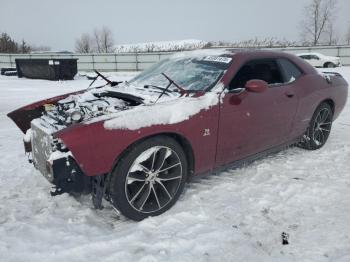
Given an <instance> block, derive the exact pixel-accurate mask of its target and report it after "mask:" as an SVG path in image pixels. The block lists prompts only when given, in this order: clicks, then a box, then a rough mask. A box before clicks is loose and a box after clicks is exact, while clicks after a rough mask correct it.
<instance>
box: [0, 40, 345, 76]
mask: <svg viewBox="0 0 350 262" xmlns="http://www.w3.org/2000/svg"><path fill="white" fill-rule="evenodd" d="M266 49H273V50H280V51H284V52H289V53H304V52H317V53H322V54H324V55H330V56H338V57H340V59H341V62H342V64H343V65H347V66H350V46H318V47H288V48H266ZM173 53H174V52H151V53H117V54H0V68H2V67H15V66H16V63H15V59H16V58H33V59H35V58H59V59H62V58H77V59H78V70H79V71H92V70H93V69H97V70H101V71H141V70H144V69H146V68H148V67H149V66H151V65H152V64H154V63H156V62H158V61H160V60H162V59H164V58H166V57H169V56H171V55H172V54H173Z"/></svg>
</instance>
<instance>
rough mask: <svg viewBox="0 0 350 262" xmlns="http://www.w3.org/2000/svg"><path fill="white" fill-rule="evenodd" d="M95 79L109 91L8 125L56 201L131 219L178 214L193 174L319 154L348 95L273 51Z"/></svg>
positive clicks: (339, 81) (96, 90)
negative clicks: (105, 206)
mask: <svg viewBox="0 0 350 262" xmlns="http://www.w3.org/2000/svg"><path fill="white" fill-rule="evenodd" d="M96 74H97V77H100V78H102V79H104V80H105V81H106V84H105V85H103V86H97V87H94V86H93V84H94V83H95V80H96V79H94V80H93V83H92V84H91V85H90V86H89V88H88V89H85V90H82V91H79V92H75V93H71V94H66V95H62V96H58V97H54V98H50V99H46V100H43V101H39V102H36V103H33V104H31V105H28V106H25V107H22V108H20V109H17V110H15V111H13V112H11V113H9V114H8V116H9V117H10V118H11V119H12V120H13V121H14V122H15V123H16V124H17V126H18V127H19V128H20V129H21V130H22V131H23V133H25V136H24V144H25V151H26V152H27V153H30V154H32V161H33V164H34V166H35V167H36V168H37V169H38V170H39V171H40V172H41V173H42V174H43V175H44V176H45V177H46V178H47V179H48V180H49V181H50V182H51V183H53V184H54V185H55V187H56V189H55V191H54V192H53V194H54V195H55V194H60V193H64V192H67V193H91V194H92V200H93V204H94V206H95V207H96V208H101V207H102V204H101V203H102V199H103V198H105V199H106V200H108V201H110V202H111V203H112V204H113V206H114V207H115V208H117V209H118V210H119V211H120V212H121V213H122V214H124V215H125V216H126V217H129V218H130V219H134V220H142V219H144V218H146V217H148V216H155V215H159V214H162V213H163V212H165V211H166V210H168V209H169V208H171V207H172V206H173V205H174V204H175V203H176V201H177V200H178V198H179V196H180V194H181V193H182V191H183V189H184V186H185V182H186V181H187V178H188V177H189V176H190V175H193V174H201V173H206V172H210V171H212V170H214V169H216V168H220V167H223V166H226V165H229V164H232V163H241V162H243V161H246V160H247V159H249V160H251V159H255V158H257V157H261V156H262V155H265V154H267V153H269V152H273V151H276V150H280V149H281V148H284V147H285V146H288V145H293V144H298V145H300V146H302V147H304V148H306V149H310V150H315V149H319V148H321V147H322V146H323V145H324V144H325V143H326V141H327V138H328V136H329V133H330V128H331V123H332V122H333V121H334V120H335V119H336V118H337V117H338V116H339V114H340V112H341V111H342V109H343V108H344V105H345V103H346V100H347V92H348V89H347V83H346V81H345V80H344V79H343V77H342V76H341V75H340V74H334V73H326V74H319V73H318V72H317V71H316V70H315V69H314V68H313V67H312V66H310V65H309V64H308V63H306V62H304V61H303V60H302V59H300V58H298V57H296V56H294V55H291V54H286V53H280V52H269V51H251V50H250V51H245V50H207V51H204V50H200V51H196V52H185V53H181V54H177V55H175V56H173V57H171V58H168V59H165V60H163V61H161V62H159V63H158V64H156V65H154V66H153V67H151V68H149V69H147V70H145V71H144V72H142V73H140V74H139V75H138V76H136V77H134V78H133V79H131V80H130V81H128V82H124V83H120V82H113V81H111V80H109V79H108V78H107V77H106V76H104V75H102V74H100V73H99V72H96ZM30 159H31V158H30Z"/></svg>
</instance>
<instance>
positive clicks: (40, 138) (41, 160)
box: [31, 119, 53, 182]
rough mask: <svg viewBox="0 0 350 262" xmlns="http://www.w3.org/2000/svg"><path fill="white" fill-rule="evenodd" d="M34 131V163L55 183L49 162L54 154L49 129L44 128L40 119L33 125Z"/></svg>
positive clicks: (34, 121)
mask: <svg viewBox="0 0 350 262" xmlns="http://www.w3.org/2000/svg"><path fill="white" fill-rule="evenodd" d="M31 129H32V138H31V139H32V141H31V142H32V154H33V163H34V166H35V168H36V169H38V170H39V171H40V172H41V173H42V174H43V175H44V176H45V177H46V178H47V179H48V180H49V181H50V182H53V174H52V173H51V170H50V168H49V166H48V165H47V160H48V158H49V157H50V155H51V153H52V136H51V131H50V129H49V128H47V127H45V126H44V123H43V122H42V121H41V120H40V119H35V120H33V121H32V123H31Z"/></svg>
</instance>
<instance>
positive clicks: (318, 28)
mask: <svg viewBox="0 0 350 262" xmlns="http://www.w3.org/2000/svg"><path fill="white" fill-rule="evenodd" d="M336 4H337V0H311V3H310V4H309V5H307V6H306V7H305V19H304V20H303V21H302V25H301V26H302V36H303V37H304V39H305V40H307V41H309V42H311V43H312V44H313V45H317V44H319V41H320V39H321V36H323V35H324V34H325V32H326V29H327V26H328V24H329V23H332V22H333V21H334V19H335V11H336Z"/></svg>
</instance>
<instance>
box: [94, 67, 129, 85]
mask: <svg viewBox="0 0 350 262" xmlns="http://www.w3.org/2000/svg"><path fill="white" fill-rule="evenodd" d="M94 71H95V73H96V74H97V76H96V77H95V78H94V80H93V81H92V82H91V83H90V85H89V86H88V89H89V88H90V87H91V86H92V85H93V83H95V81H96V80H97V78H98V77H101V78H102V79H103V80H105V81H106V82H107V84H105V85H103V86H98V87H95V88H96V89H98V88H101V87H104V86H106V85H110V86H117V85H119V84H121V83H123V81H111V80H109V79H108V78H107V77H105V76H104V75H102V74H101V73H100V72H98V71H97V70H94Z"/></svg>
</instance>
